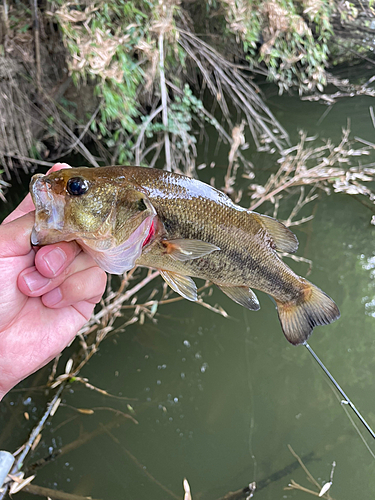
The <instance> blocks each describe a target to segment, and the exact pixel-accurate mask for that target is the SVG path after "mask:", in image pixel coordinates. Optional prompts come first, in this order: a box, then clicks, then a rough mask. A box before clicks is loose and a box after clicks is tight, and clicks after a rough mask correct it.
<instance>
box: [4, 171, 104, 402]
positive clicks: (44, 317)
mask: <svg viewBox="0 0 375 500" xmlns="http://www.w3.org/2000/svg"><path fill="white" fill-rule="evenodd" d="M68 167H69V166H68V165H66V164H62V163H58V164H56V165H54V166H53V167H52V169H51V171H55V170H60V169H61V168H68ZM33 210H35V207H34V204H33V202H32V200H31V196H30V194H28V195H27V196H26V198H25V199H24V200H23V201H22V202H21V203H20V205H19V206H18V207H17V208H16V209H15V210H14V211H13V212H12V213H11V214H10V215H9V216H8V217H7V218H6V219H5V220H4V221H3V223H2V224H1V225H0V276H1V286H0V400H1V399H2V397H3V396H4V394H6V393H7V392H8V391H9V390H10V389H11V388H12V387H13V386H15V385H16V384H17V383H18V382H20V381H21V380H22V379H24V378H25V377H27V376H28V375H30V374H31V373H33V372H35V371H36V370H38V369H39V368H41V367H42V366H44V365H45V364H47V363H48V362H49V361H51V359H53V358H54V357H55V356H57V355H58V354H59V353H60V352H61V351H62V350H63V349H64V348H65V347H66V346H67V345H68V344H69V343H70V342H71V341H72V339H73V338H74V336H75V335H76V334H77V332H78V330H79V329H80V328H81V327H82V326H83V325H84V324H85V323H86V322H87V321H88V319H89V318H90V316H91V313H92V311H93V309H94V307H95V304H96V303H97V302H99V300H100V298H101V296H102V294H103V293H104V290H105V285H106V274H105V272H104V271H103V270H102V269H100V268H99V267H98V266H97V264H96V263H95V261H94V260H93V259H92V258H91V257H90V256H89V255H87V254H85V253H84V252H83V251H82V250H81V248H80V247H79V245H78V244H77V243H76V242H74V241H72V242H69V243H67V242H61V243H55V244H53V245H47V246H45V247H42V248H39V249H36V248H33V247H32V246H31V242H30V235H31V230H32V227H33V224H34V212H33Z"/></svg>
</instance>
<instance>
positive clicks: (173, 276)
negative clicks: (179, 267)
mask: <svg viewBox="0 0 375 500" xmlns="http://www.w3.org/2000/svg"><path fill="white" fill-rule="evenodd" d="M160 275H161V277H162V278H163V279H164V280H165V281H166V282H167V283H168V285H169V286H170V287H171V288H172V290H174V291H175V292H176V293H178V294H180V295H181V296H182V297H184V298H185V299H187V300H191V301H192V302H195V301H196V300H197V287H196V285H195V283H194V281H193V280H192V279H191V278H190V277H189V276H184V275H182V274H178V273H173V272H172V271H164V270H160Z"/></svg>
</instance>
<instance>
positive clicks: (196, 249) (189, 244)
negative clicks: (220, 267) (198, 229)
mask: <svg viewBox="0 0 375 500" xmlns="http://www.w3.org/2000/svg"><path fill="white" fill-rule="evenodd" d="M163 245H164V247H165V248H166V250H167V254H168V255H169V256H170V257H171V258H172V259H173V260H178V261H180V262H185V261H186V260H192V259H198V258H199V257H203V256H204V255H208V254H210V253H211V252H214V251H215V250H220V248H219V247H217V246H216V245H213V244H212V243H207V242H205V241H201V240H189V239H183V238H180V239H176V240H165V241H163Z"/></svg>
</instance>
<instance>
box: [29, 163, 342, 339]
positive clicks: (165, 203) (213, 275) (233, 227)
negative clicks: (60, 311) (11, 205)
mask: <svg viewBox="0 0 375 500" xmlns="http://www.w3.org/2000/svg"><path fill="white" fill-rule="evenodd" d="M70 186H74V189H72V188H70ZM30 190H31V194H32V197H33V201H34V204H35V206H36V221H35V225H34V230H33V233H32V242H33V243H34V244H47V243H53V242H57V241H64V240H65V241H71V240H76V241H77V242H78V243H79V244H80V245H81V246H82V247H83V249H84V250H85V251H87V252H88V253H90V254H91V255H92V256H93V258H94V259H95V260H96V262H97V263H98V265H100V266H101V267H102V268H103V269H105V270H106V271H108V272H111V273H116V274H121V273H123V272H124V271H126V270H128V269H131V268H132V267H133V266H134V265H141V266H146V267H150V268H155V269H159V270H160V272H161V275H162V277H163V278H164V279H165V280H166V281H167V283H168V284H169V285H170V286H171V287H172V288H173V290H175V291H176V292H177V293H180V294H181V295H182V296H183V297H185V298H187V299H189V300H196V299H197V290H196V285H195V283H194V281H193V280H192V278H202V279H205V280H210V281H212V282H213V283H214V284H216V285H217V286H218V287H219V288H220V289H221V290H222V291H223V292H224V293H225V294H226V295H228V296H229V297H230V298H231V299H232V300H234V301H235V302H237V303H239V304H241V305H243V306H245V307H247V308H248V309H251V310H257V309H259V307H260V306H259V302H258V299H257V298H256V295H255V294H254V292H253V291H252V290H251V288H256V289H258V290H261V291H263V292H265V293H268V294H269V295H271V296H272V297H273V298H274V299H275V301H276V304H277V308H278V314H279V319H280V322H281V326H282V329H283V332H284V334H285V336H286V338H287V339H288V340H289V342H291V343H292V344H300V343H304V342H306V340H307V338H308V337H309V335H310V334H311V332H312V329H313V328H314V326H317V325H322V324H329V323H331V322H332V321H334V320H335V319H337V318H338V317H339V315H340V313H339V310H338V308H337V306H336V304H335V303H334V302H333V300H332V299H331V298H330V297H328V295H326V294H325V293H324V292H322V291H321V290H320V289H319V288H317V287H316V286H315V285H313V284H312V283H310V282H308V281H307V280H305V279H304V278H302V277H300V276H297V275H296V274H295V273H294V272H293V271H292V270H291V269H290V268H289V267H288V266H287V265H286V264H285V263H284V262H283V261H282V260H281V259H280V257H279V256H278V254H277V250H279V251H284V252H294V251H296V249H297V246H298V242H297V239H296V237H295V236H294V235H293V233H292V232H291V231H290V230H289V229H288V228H286V227H285V226H284V225H283V224H281V223H280V222H278V221H277V220H275V219H273V218H271V217H268V216H265V215H260V214H258V213H255V212H251V211H249V210H246V209H244V208H242V207H240V206H238V205H236V204H234V203H233V202H232V200H231V199H230V198H229V197H228V196H226V195H225V194H224V193H222V192H221V191H219V190H217V189H215V188H213V187H211V186H209V185H208V184H205V183H203V182H200V181H198V180H195V179H191V178H189V177H186V176H184V175H179V174H175V173H171V172H166V171H163V170H158V169H149V168H142V167H121V166H117V167H100V168H96V169H89V168H84V167H79V168H72V169H67V170H60V171H59V172H54V173H51V174H49V175H47V176H40V175H37V176H34V177H33V179H32V182H31V187H30Z"/></svg>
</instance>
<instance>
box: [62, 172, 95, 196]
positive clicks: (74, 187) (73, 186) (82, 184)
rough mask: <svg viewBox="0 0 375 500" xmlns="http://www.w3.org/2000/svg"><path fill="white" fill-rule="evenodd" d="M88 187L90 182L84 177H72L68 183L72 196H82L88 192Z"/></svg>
mask: <svg viewBox="0 0 375 500" xmlns="http://www.w3.org/2000/svg"><path fill="white" fill-rule="evenodd" d="M88 188H89V185H88V182H87V181H86V180H85V179H82V177H72V178H71V179H69V180H68V182H67V183H66V189H67V191H68V193H69V194H71V195H72V196H81V195H82V194H85V193H86V191H87V190H88Z"/></svg>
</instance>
